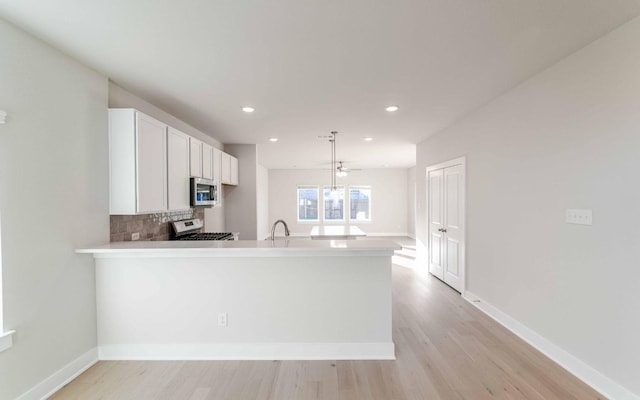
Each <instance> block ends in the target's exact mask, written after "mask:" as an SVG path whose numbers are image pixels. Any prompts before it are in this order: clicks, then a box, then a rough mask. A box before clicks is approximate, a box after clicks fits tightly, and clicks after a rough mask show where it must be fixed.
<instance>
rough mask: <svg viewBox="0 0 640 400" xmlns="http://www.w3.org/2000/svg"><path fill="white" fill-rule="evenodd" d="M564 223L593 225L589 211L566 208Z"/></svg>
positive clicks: (591, 214)
mask: <svg viewBox="0 0 640 400" xmlns="http://www.w3.org/2000/svg"><path fill="white" fill-rule="evenodd" d="M566 222H567V223H568V224H578V225H593V213H592V211H591V210H577V209H572V208H567V215H566Z"/></svg>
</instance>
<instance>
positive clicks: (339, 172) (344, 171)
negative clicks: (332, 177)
mask: <svg viewBox="0 0 640 400" xmlns="http://www.w3.org/2000/svg"><path fill="white" fill-rule="evenodd" d="M342 163H343V162H342V161H338V166H337V167H336V176H337V177H340V178H342V177H345V176H347V175H348V174H349V172H351V171H362V170H361V169H359V168H347V167H345V166H344V165H343V164H342Z"/></svg>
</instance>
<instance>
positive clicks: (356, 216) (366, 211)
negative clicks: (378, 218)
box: [349, 187, 371, 222]
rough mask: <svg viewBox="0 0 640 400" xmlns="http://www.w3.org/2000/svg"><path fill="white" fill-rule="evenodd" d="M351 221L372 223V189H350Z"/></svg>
mask: <svg viewBox="0 0 640 400" xmlns="http://www.w3.org/2000/svg"><path fill="white" fill-rule="evenodd" d="M349 207H350V213H349V219H350V220H352V221H363V222H371V188H370V187H350V188H349Z"/></svg>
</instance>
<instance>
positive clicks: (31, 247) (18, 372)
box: [0, 20, 109, 399]
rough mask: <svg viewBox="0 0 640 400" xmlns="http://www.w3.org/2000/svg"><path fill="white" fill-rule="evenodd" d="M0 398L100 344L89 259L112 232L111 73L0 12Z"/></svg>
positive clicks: (11, 396)
mask: <svg viewBox="0 0 640 400" xmlns="http://www.w3.org/2000/svg"><path fill="white" fill-rule="evenodd" d="M0 48H1V49H2V56H1V57H0V109H4V110H6V111H7V112H8V113H9V117H8V119H7V123H6V124H5V125H0V214H1V215H2V226H1V229H2V244H1V245H2V274H3V284H4V299H3V300H4V318H5V321H4V322H5V329H7V330H11V329H15V330H16V331H17V333H16V335H15V340H14V346H13V347H12V348H10V349H8V350H6V351H4V352H2V353H0V398H1V399H14V398H16V397H18V396H19V395H20V394H22V393H24V392H25V391H27V390H28V389H30V388H31V387H33V386H34V385H36V384H37V383H39V382H41V381H42V380H44V379H45V378H47V377H49V376H50V375H51V374H53V373H54V372H56V371H58V370H59V369H61V368H62V367H64V366H65V365H66V364H67V363H69V362H71V361H73V360H75V359H77V358H79V357H80V356H81V355H84V354H86V353H87V352H89V351H91V350H92V349H95V346H96V311H95V307H96V302H95V294H96V293H95V271H94V267H93V259H92V258H91V257H88V256H86V255H77V254H75V253H74V250H75V249H77V248H80V247H86V246H88V245H95V244H98V243H106V242H108V241H109V215H108V214H109V193H108V190H109V185H108V184H107V183H108V142H107V88H108V84H107V79H106V77H104V76H101V75H99V74H98V73H96V72H94V71H92V70H90V69H88V68H86V67H84V66H82V65H80V64H78V63H77V62H76V61H74V60H72V59H70V58H68V57H66V56H64V55H62V54H61V53H60V52H58V51H57V50H54V49H52V48H51V47H49V46H47V45H46V44H44V43H42V42H40V41H38V40H36V39H34V38H33V37H31V36H29V35H27V34H26V33H24V32H22V31H20V30H18V29H17V28H15V27H13V26H12V25H10V24H8V23H6V22H4V21H3V20H0Z"/></svg>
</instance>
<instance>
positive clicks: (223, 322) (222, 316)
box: [218, 312, 228, 327]
mask: <svg viewBox="0 0 640 400" xmlns="http://www.w3.org/2000/svg"><path fill="white" fill-rule="evenodd" d="M218 326H224V327H227V326H228V320H227V313H226V312H224V313H223V312H221V313H218Z"/></svg>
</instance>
